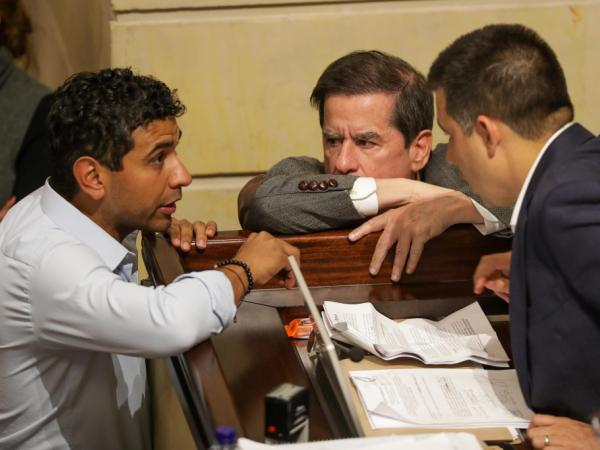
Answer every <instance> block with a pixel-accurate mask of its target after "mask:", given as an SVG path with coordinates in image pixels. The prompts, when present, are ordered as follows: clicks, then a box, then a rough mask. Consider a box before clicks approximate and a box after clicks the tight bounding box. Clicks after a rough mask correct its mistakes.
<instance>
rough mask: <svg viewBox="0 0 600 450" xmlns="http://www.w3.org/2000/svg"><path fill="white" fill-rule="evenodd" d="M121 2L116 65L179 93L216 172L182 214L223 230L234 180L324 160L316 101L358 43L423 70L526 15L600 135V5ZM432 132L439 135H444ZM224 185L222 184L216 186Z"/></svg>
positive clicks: (202, 158)
mask: <svg viewBox="0 0 600 450" xmlns="http://www.w3.org/2000/svg"><path fill="white" fill-rule="evenodd" d="M278 3H284V4H283V5H281V6H278ZM295 3H298V4H295ZM244 5H245V6H244ZM113 6H114V15H115V19H114V21H113V22H112V23H111V38H112V46H111V48H112V57H111V58H112V64H113V65H114V66H124V65H126V66H133V67H134V68H136V69H137V70H139V71H140V72H144V73H152V74H154V75H156V76H157V77H159V78H161V79H163V80H164V81H166V82H167V83H168V84H169V85H171V86H173V87H177V88H178V89H179V92H180V96H181V99H182V100H183V101H184V103H185V104H186V105H187V106H188V113H187V114H186V115H185V116H184V117H183V118H182V119H181V125H182V128H183V131H184V138H183V141H182V143H181V146H180V153H181V155H182V157H183V159H184V161H185V162H186V163H187V165H188V166H189V167H190V169H191V171H192V173H193V174H195V175H199V176H204V177H206V176H209V177H214V178H203V179H202V186H203V187H202V188H197V187H193V188H190V189H187V192H186V193H185V196H184V200H183V201H182V204H181V207H180V213H183V212H185V214H186V215H188V216H189V217H190V218H209V217H210V218H216V219H217V220H218V221H219V223H220V225H221V229H229V228H237V227H238V224H237V218H236V215H235V198H236V194H237V190H238V189H239V187H240V186H241V180H242V178H239V179H234V180H233V181H232V179H230V178H229V176H236V175H240V174H247V173H255V172H259V171H263V170H265V169H267V168H268V167H269V166H270V165H272V164H273V163H274V162H276V161H278V160H279V159H281V158H283V157H285V156H288V155H301V154H306V155H311V156H316V157H319V156H320V154H321V151H320V138H319V128H318V120H317V114H316V112H315V111H313V110H312V109H311V108H310V106H309V104H308V96H309V94H310V91H311V89H312V87H313V84H314V82H315V81H316V79H317V77H318V76H319V74H320V73H321V72H322V70H323V69H324V68H325V66H326V65H327V64H328V63H329V62H331V61H332V60H333V59H335V58H337V57H339V56H341V55H343V54H345V53H347V52H349V51H352V50H356V49H380V50H384V51H387V52H391V53H394V54H397V55H400V56H402V57H404V58H405V59H407V60H408V61H410V62H411V63H413V64H414V65H415V66H416V67H418V68H419V69H421V70H422V71H424V72H427V70H428V68H429V65H430V64H431V62H432V61H433V59H434V58H435V56H436V55H437V53H438V52H439V51H440V50H441V49H442V48H443V47H444V46H445V45H447V44H448V43H449V42H451V41H452V40H453V39H455V38H456V37H457V36H459V35H460V34H462V33H464V32H467V31H469V30H472V29H474V28H476V27H479V26H481V25H484V24H488V23H494V22H520V23H523V24H525V25H528V26H530V27H533V28H534V29H536V30H537V31H538V32H539V33H540V34H541V35H542V36H543V37H544V38H545V39H547V40H548V41H549V43H550V44H551V45H552V46H553V47H554V49H555V50H556V52H557V54H558V56H559V58H560V60H561V62H562V64H563V66H564V68H565V71H566V73H567V78H568V82H569V86H570V92H571V95H572V97H573V100H574V103H575V105H576V114H577V118H578V119H579V120H580V121H582V122H583V123H584V124H586V125H587V126H588V127H590V128H591V129H592V130H594V131H595V132H598V131H600V123H599V121H600V119H599V118H598V117H599V116H598V114H595V112H596V111H595V110H596V108H595V106H596V105H598V104H599V101H600V90H597V89H594V85H595V83H596V78H597V75H598V68H599V64H598V55H599V54H600V53H599V49H600V48H599V46H600V28H599V27H598V26H597V24H598V23H600V1H599V0H594V1H592V0H587V1H569V2H567V1H533V0H525V1H512V0H504V1H491V0H483V1H469V0H464V1H461V2H451V1H380V2H352V1H346V2H343V1H334V2H326V3H317V4H313V1H311V0H308V1H304V2H299V1H293V2H290V1H285V2H283V1H279V0H269V1H266V0H245V1H243V0H211V1H207V0H175V1H167V0H114V1H113ZM436 138H439V139H443V137H442V136H441V134H440V133H437V132H436ZM224 180H229V182H228V183H226V184H227V187H226V188H222V187H220V185H219V183H221V184H222V182H223V181H224ZM211 183H213V184H214V189H211V187H210V185H211ZM207 186H208V187H207Z"/></svg>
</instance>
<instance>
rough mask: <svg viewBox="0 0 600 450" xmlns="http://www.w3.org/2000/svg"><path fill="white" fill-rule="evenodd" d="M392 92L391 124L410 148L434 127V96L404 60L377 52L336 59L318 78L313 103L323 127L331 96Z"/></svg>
mask: <svg viewBox="0 0 600 450" xmlns="http://www.w3.org/2000/svg"><path fill="white" fill-rule="evenodd" d="M375 93H389V94H393V95H395V96H396V103H395V108H394V113H393V115H392V117H391V118H390V120H391V123H392V125H393V126H394V127H395V128H396V129H397V130H398V131H400V133H402V135H403V136H404V140H405V141H406V143H407V145H408V144H410V143H411V142H412V141H413V139H414V138H415V137H416V136H417V135H418V134H419V132H421V131H422V130H430V129H431V127H432V126H433V96H432V94H431V91H430V90H429V88H428V87H427V82H426V80H425V77H424V76H423V75H422V74H421V73H419V72H418V71H417V70H416V69H415V68H413V67H412V66H411V65H410V64H408V63H407V62H406V61H404V60H403V59H400V58H398V57H395V56H392V55H388V54H386V53H383V52H379V51H376V50H371V51H357V52H352V53H349V54H347V55H345V56H342V57H341V58H339V59H337V60H335V61H334V62H332V63H331V64H329V66H327V68H326V69H325V71H324V72H323V74H322V75H321V76H320V77H319V80H318V81H317V84H316V86H315V87H314V89H313V91H312V94H311V96H310V103H311V105H313V106H314V107H316V108H318V110H319V122H320V124H321V126H323V119H324V118H323V115H324V108H325V100H327V97H328V96H329V95H338V94H341V95H362V94H375Z"/></svg>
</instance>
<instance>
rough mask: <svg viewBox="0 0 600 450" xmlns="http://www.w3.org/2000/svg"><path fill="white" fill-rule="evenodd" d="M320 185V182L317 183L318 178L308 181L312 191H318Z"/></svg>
mask: <svg viewBox="0 0 600 450" xmlns="http://www.w3.org/2000/svg"><path fill="white" fill-rule="evenodd" d="M318 187H319V183H317V181H316V180H311V182H310V183H308V189H310V190H311V191H316V190H317V188H318Z"/></svg>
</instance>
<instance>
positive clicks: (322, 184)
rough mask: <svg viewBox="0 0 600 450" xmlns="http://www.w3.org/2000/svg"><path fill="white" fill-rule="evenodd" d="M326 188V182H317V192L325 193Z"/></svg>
mask: <svg viewBox="0 0 600 450" xmlns="http://www.w3.org/2000/svg"><path fill="white" fill-rule="evenodd" d="M328 186H329V185H328V184H327V181H325V180H323V181H321V182H319V190H320V191H326V190H327V187H328Z"/></svg>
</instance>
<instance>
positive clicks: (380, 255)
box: [348, 193, 472, 281]
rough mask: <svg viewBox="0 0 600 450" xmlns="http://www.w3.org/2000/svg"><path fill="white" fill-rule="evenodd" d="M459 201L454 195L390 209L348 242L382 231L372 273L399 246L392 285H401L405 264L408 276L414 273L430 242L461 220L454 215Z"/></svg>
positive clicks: (371, 265) (372, 264) (356, 232)
mask: <svg viewBox="0 0 600 450" xmlns="http://www.w3.org/2000/svg"><path fill="white" fill-rule="evenodd" d="M456 194H460V193H456ZM460 195H462V194H460ZM456 201H457V197H456V196H455V195H454V193H452V194H450V195H446V196H442V197H438V198H434V199H432V200H426V201H422V202H417V203H411V204H408V205H405V206H401V207H400V208H395V209H390V210H389V211H386V212H384V213H383V214H380V215H378V216H375V217H373V218H372V219H370V220H368V221H366V222H365V223H363V224H362V225H361V226H360V227H358V228H356V229H354V230H353V231H352V232H351V233H350V234H349V235H348V239H350V240H351V241H352V242H354V241H357V240H359V239H360V238H362V237H363V236H366V235H367V234H370V233H374V232H377V231H381V230H383V233H381V236H380V237H379V240H378V241H377V245H376V247H375V251H374V252H373V257H372V258H371V264H370V266H369V272H370V273H371V274H372V275H376V274H377V273H379V269H381V265H382V264H383V261H384V260H385V257H386V255H387V253H388V251H389V250H390V249H391V248H392V247H393V246H394V244H396V253H395V255H394V265H393V267H392V281H399V280H400V277H401V276H402V271H403V269H404V266H405V264H406V273H409V274H410V273H413V272H414V271H415V269H416V267H417V263H418V262H419V259H420V258H421V254H422V253H423V247H424V246H425V243H426V242H427V241H428V240H429V239H431V238H432V237H435V236H437V235H439V234H440V233H442V232H443V231H445V230H446V229H447V228H448V227H449V226H450V225H453V224H455V223H458V222H456V221H455V219H456V218H457V217H459V216H456V215H455V214H454V209H455V208H454V205H455V204H456ZM469 202H470V201H469ZM471 205H472V204H471ZM407 257H408V260H407Z"/></svg>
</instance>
